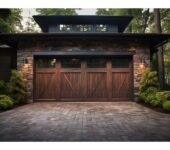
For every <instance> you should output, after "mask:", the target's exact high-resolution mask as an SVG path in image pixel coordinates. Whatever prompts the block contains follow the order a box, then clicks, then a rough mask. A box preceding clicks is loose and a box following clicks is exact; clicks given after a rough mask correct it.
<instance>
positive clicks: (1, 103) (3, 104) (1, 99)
mask: <svg viewBox="0 0 170 150" xmlns="http://www.w3.org/2000/svg"><path fill="white" fill-rule="evenodd" d="M12 107H13V100H12V98H11V97H9V96H7V95H0V109H1V110H6V109H10V108H12Z"/></svg>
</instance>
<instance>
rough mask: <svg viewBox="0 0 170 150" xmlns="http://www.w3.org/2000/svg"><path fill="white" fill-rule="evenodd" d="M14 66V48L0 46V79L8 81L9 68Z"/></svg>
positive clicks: (14, 67)
mask: <svg viewBox="0 0 170 150" xmlns="http://www.w3.org/2000/svg"><path fill="white" fill-rule="evenodd" d="M16 68H17V62H16V50H14V49H9V48H4V49H2V48H0V80H4V81H8V80H9V78H10V72H11V70H12V69H16Z"/></svg>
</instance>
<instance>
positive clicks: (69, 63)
mask: <svg viewBox="0 0 170 150" xmlns="http://www.w3.org/2000/svg"><path fill="white" fill-rule="evenodd" d="M131 60H132V59H131V58H128V57H127V58H125V57H123V58H120V57H118V58H88V59H85V58H62V59H61V58H60V59H59V58H58V59H57V58H56V57H51V58H36V61H35V62H36V63H35V64H36V66H35V68H36V69H35V98H36V99H37V100H48V99H49V100H58V101H63V100H64V101H115V100H119V101H120V100H130V99H131V98H132V63H131Z"/></svg>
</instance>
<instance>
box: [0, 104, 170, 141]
mask: <svg viewBox="0 0 170 150" xmlns="http://www.w3.org/2000/svg"><path fill="white" fill-rule="evenodd" d="M0 141H170V115H169V114H163V113H159V112H155V111H153V110H151V109H149V108H146V107H144V106H141V105H139V104H136V103H135V102H113V103H110V102H108V103H107V102H104V103H96V102H94V103H55V102H42V103H33V104H28V105H25V106H21V107H18V108H16V109H13V110H10V111H6V112H3V113H0Z"/></svg>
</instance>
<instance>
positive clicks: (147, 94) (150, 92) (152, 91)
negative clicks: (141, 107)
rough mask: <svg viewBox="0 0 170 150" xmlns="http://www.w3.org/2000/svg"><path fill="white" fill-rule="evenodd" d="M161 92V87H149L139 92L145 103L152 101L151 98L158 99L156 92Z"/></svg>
mask: <svg viewBox="0 0 170 150" xmlns="http://www.w3.org/2000/svg"><path fill="white" fill-rule="evenodd" d="M157 92H159V89H158V88H156V87H149V88H148V89H146V90H145V91H142V92H139V97H140V99H142V100H143V101H144V102H145V103H150V101H151V100H154V99H156V98H155V97H156V93H157Z"/></svg>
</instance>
